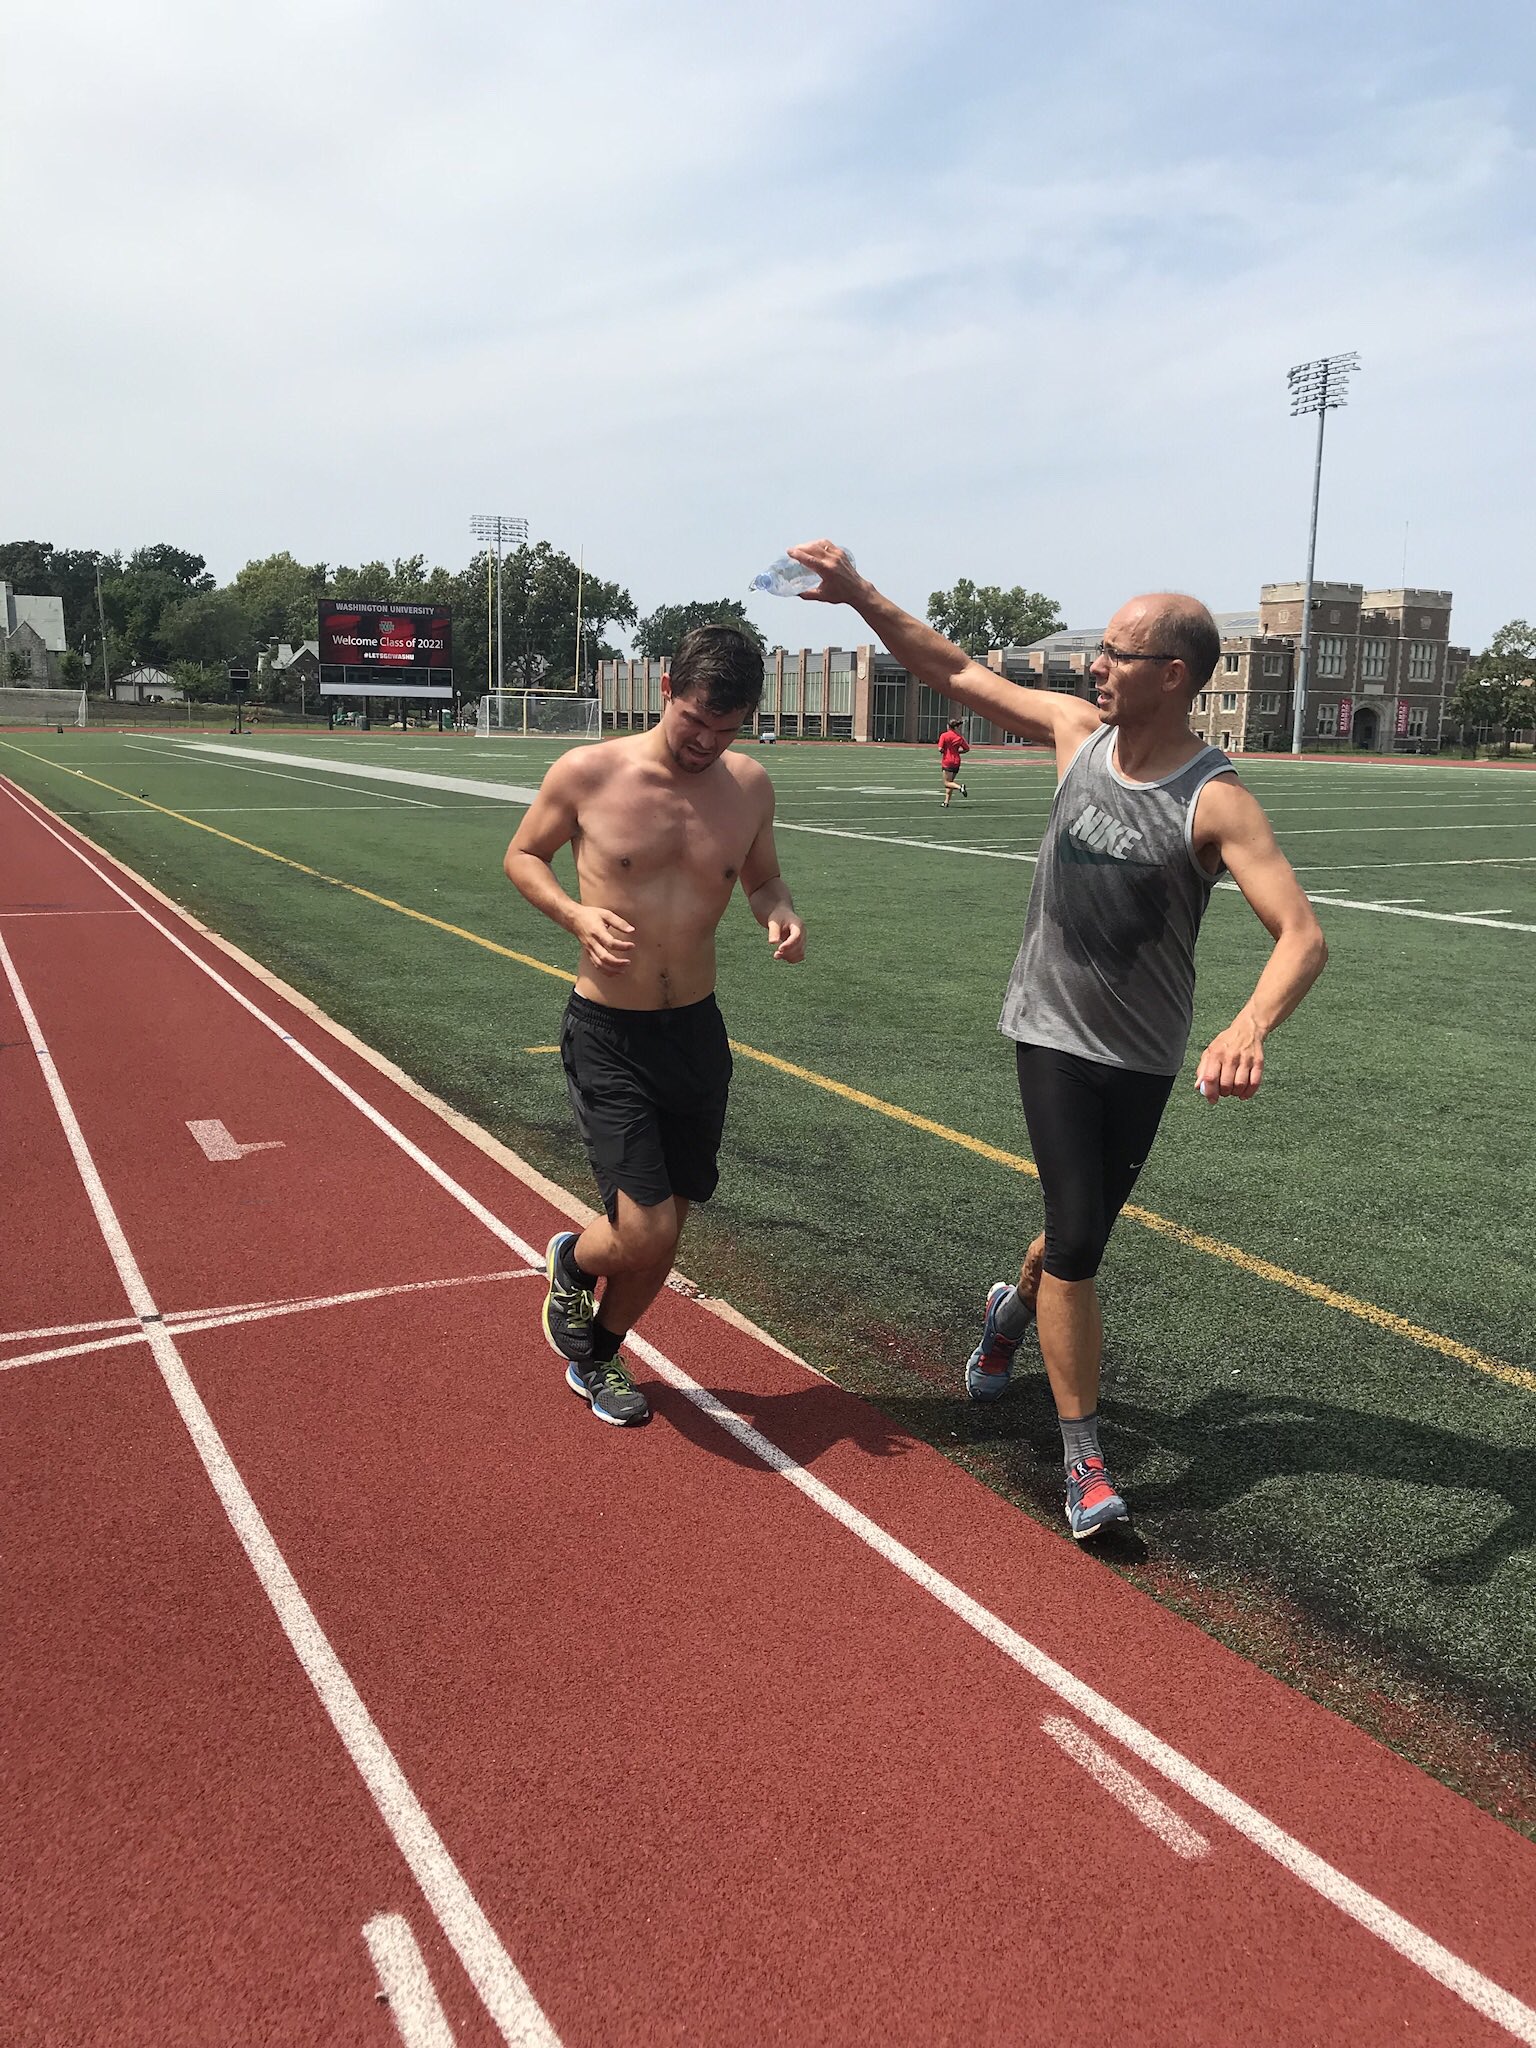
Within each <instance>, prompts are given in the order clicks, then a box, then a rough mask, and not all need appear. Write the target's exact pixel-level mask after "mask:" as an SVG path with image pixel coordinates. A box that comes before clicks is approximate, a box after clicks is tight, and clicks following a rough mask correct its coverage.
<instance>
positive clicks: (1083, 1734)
mask: <svg viewBox="0 0 1536 2048" xmlns="http://www.w3.org/2000/svg"><path fill="white" fill-rule="evenodd" d="M1040 1726H1041V1727H1042V1728H1043V1729H1044V1730H1045V1732H1046V1734H1047V1735H1049V1736H1050V1738H1051V1740H1052V1742H1054V1743H1056V1744H1057V1745H1058V1746H1059V1747H1060V1748H1062V1749H1064V1750H1065V1751H1066V1753H1067V1755H1068V1756H1069V1757H1071V1759H1072V1761H1073V1763H1075V1764H1081V1765H1082V1767H1083V1769H1084V1770H1085V1771H1086V1772H1087V1773H1088V1775H1089V1777H1091V1778H1092V1779H1094V1780H1095V1782H1096V1783H1097V1784H1099V1785H1101V1786H1102V1787H1103V1788H1104V1790H1105V1791H1106V1792H1107V1793H1108V1794H1109V1796H1110V1798H1111V1799H1118V1800H1119V1802H1120V1804H1121V1805H1122V1806H1123V1807H1125V1808H1126V1809H1127V1810H1128V1811H1129V1812H1131V1813H1133V1814H1135V1816H1136V1818H1137V1819H1138V1820H1139V1821H1140V1822H1141V1824H1142V1826H1143V1827H1148V1828H1150V1829H1151V1830H1152V1832H1153V1834H1154V1835H1156V1836H1157V1838H1158V1840H1159V1841H1160V1842H1161V1843H1162V1844H1163V1846H1164V1847H1165V1848H1168V1849H1171V1850H1172V1851H1173V1853H1174V1855H1175V1856H1182V1857H1183V1859H1184V1860H1185V1862H1186V1863H1192V1862H1194V1861H1195V1859H1196V1858H1197V1857H1200V1856H1208V1855H1209V1854H1210V1853H1211V1845H1210V1843H1209V1842H1208V1841H1207V1840H1206V1839H1205V1837H1204V1835H1202V1834H1200V1833H1198V1832H1197V1830H1196V1829H1194V1828H1192V1827H1191V1826H1190V1825H1189V1823H1188V1821H1185V1820H1181V1819H1180V1818H1179V1816H1178V1815H1177V1814H1176V1813H1175V1812H1174V1810H1173V1808H1172V1807H1171V1806H1168V1805H1166V1804H1165V1803H1164V1801H1163V1800H1161V1799H1159V1798H1158V1796H1157V1794H1156V1793H1155V1792H1149V1791H1148V1790H1147V1788H1146V1786H1145V1785H1143V1784H1142V1782H1141V1780H1140V1778H1133V1777H1132V1776H1131V1774H1130V1772H1129V1771H1128V1770H1125V1769H1124V1768H1123V1767H1122V1766H1121V1765H1120V1764H1117V1763H1116V1762H1115V1760H1114V1758H1113V1757H1112V1756H1111V1755H1110V1753H1109V1751H1108V1750H1107V1749H1104V1748H1102V1747H1101V1746H1100V1745H1099V1744H1098V1743H1097V1742H1095V1741H1094V1739H1093V1737H1092V1736H1091V1735H1089V1734H1088V1733H1087V1731H1086V1730H1085V1729H1082V1728H1079V1727H1078V1725H1077V1723H1076V1722H1075V1721H1069V1720H1068V1719H1067V1717H1066V1715H1065V1714H1047V1715H1046V1717H1045V1719H1044V1720H1043V1721H1042V1722H1041V1723H1040Z"/></svg>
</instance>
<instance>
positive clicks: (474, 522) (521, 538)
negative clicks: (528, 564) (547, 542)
mask: <svg viewBox="0 0 1536 2048" xmlns="http://www.w3.org/2000/svg"><path fill="white" fill-rule="evenodd" d="M469 530H470V532H471V533H472V534H473V535H474V537H475V539H476V540H483V541H484V542H485V544H486V551H487V554H489V551H490V549H491V547H492V545H493V544H494V546H495V549H496V688H497V689H498V690H500V688H501V686H502V676H503V668H504V665H503V661H502V651H501V551H502V549H503V548H504V547H520V548H522V547H526V546H527V545H528V522H527V520H526V519H508V518H506V517H505V516H504V515H503V514H502V513H500V512H477V513H476V514H475V515H474V517H473V518H472V519H471V520H470V522H469ZM486 613H487V618H486V630H487V633H489V630H490V618H489V613H490V606H489V603H487V606H486ZM486 668H487V673H486V678H485V680H486V685H487V687H489V685H490V680H491V678H490V673H489V668H490V664H489V658H487V664H486Z"/></svg>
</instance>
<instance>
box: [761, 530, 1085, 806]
mask: <svg viewBox="0 0 1536 2048" xmlns="http://www.w3.org/2000/svg"><path fill="white" fill-rule="evenodd" d="M789 552H790V554H791V555H792V556H793V557H794V559H795V560H796V561H797V562H803V563H804V564H805V566H806V568H808V569H814V570H815V571H816V573H817V575H818V576H819V577H820V578H821V584H820V587H819V588H818V589H816V590H806V591H803V592H802V593H801V596H802V597H803V599H804V601H805V602H806V603H807V604H846V605H848V606H850V607H851V608H852V609H853V610H854V611H856V612H857V613H858V615H859V617H860V618H861V619H863V621H864V622H865V624H866V625H867V626H868V627H869V628H870V629H871V631H872V632H874V633H876V634H877V635H878V636H879V639H880V642H881V644H882V645H883V646H884V647H886V648H888V649H889V651H890V652H891V653H892V654H893V655H894V656H895V657H896V659H897V660H898V661H899V662H900V663H901V665H902V667H903V668H904V669H906V670H907V671H908V672H909V673H910V674H912V675H914V676H916V677H917V678H918V680H919V681H920V682H924V683H927V684H928V686H929V688H930V689H934V690H938V691H939V692H940V693H941V694H942V695H944V696H946V697H953V698H954V699H955V700H956V702H957V703H961V704H965V705H967V706H969V708H970V709H971V710H972V711H979V712H980V713H981V715H982V717H983V718H989V719H990V720H991V721H992V723H993V724H994V725H1000V726H1001V727H1002V728H1003V730H1004V732H1016V733H1018V734H1019V735H1020V737H1021V738H1023V739H1027V740H1038V741H1039V742H1040V743H1041V744H1042V745H1045V746H1052V747H1054V748H1055V749H1056V768H1057V772H1058V774H1061V775H1064V774H1065V773H1066V772H1067V769H1068V768H1069V767H1070V766H1071V763H1072V757H1073V755H1074V754H1075V753H1076V752H1077V750H1078V748H1079V747H1080V746H1081V745H1082V744H1083V741H1084V740H1085V739H1087V737H1088V735H1089V734H1090V733H1091V732H1094V731H1096V730H1097V729H1098V725H1099V714H1098V712H1097V711H1096V710H1095V708H1094V706H1093V705H1091V704H1089V703H1086V702H1085V701H1084V699H1083V698H1081V697H1069V696H1066V695H1064V694H1062V693H1061V692H1060V691H1056V690H1034V689H1028V688H1021V687H1020V685H1019V684H1017V683H1009V682H1005V681H1004V680H1003V678H1002V677H1001V676H1000V675H997V674H996V673H995V672H994V671H993V670H992V669H989V668H984V667H983V666H982V664H981V663H980V662H979V661H973V660H972V659H971V657H970V656H969V655H968V654H967V653H966V652H965V650H964V648H961V647H956V646H955V644H954V642H953V641H950V640H946V639H945V638H944V636H943V634H942V633H936V632H935V631H934V630H933V628H932V626H927V625H924V623H923V622H922V620H921V619H914V618H913V617H912V615H911V613H910V612H904V611H903V610H902V609H901V607H900V606H899V605H897V604H894V603H893V602H892V601H891V599H890V598H888V597H886V596H884V595H882V593H881V592H880V591H878V590H876V588H875V586H874V584H873V583H871V582H870V581H869V579H868V578H867V577H865V576H861V575H860V574H859V573H858V571H857V570H856V569H855V568H854V566H853V564H852V562H850V561H849V559H848V556H847V554H846V553H845V552H844V550H843V549H842V548H840V547H838V546H836V545H835V544H834V543H833V542H832V541H829V540H813V541H808V542H806V543H805V544H804V545H803V546H801V547H794V548H791V549H790V550H789Z"/></svg>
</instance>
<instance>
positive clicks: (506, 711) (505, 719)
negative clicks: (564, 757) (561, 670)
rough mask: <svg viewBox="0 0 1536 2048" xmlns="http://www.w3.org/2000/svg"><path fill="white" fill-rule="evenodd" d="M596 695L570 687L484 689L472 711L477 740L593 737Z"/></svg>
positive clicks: (598, 713) (597, 720)
mask: <svg viewBox="0 0 1536 2048" xmlns="http://www.w3.org/2000/svg"><path fill="white" fill-rule="evenodd" d="M601 720H602V706H601V704H600V703H599V702H598V700H597V698H596V697H578V696H576V695H575V694H574V693H573V692H572V691H570V690H487V691H486V693H485V695H484V696H483V697H482V698H481V699H480V708H479V710H478V711H477V712H476V713H475V732H476V734H477V736H478V737H479V738H480V739H483V740H484V739H497V738H502V739H527V738H530V737H537V736H539V735H541V734H542V735H549V736H559V737H568V736H571V735H575V736H577V737H585V738H587V739H596V737H597V736H598V734H599V732H600V731H601V730H602V725H601Z"/></svg>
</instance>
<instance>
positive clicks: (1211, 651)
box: [1116, 590, 1221, 697]
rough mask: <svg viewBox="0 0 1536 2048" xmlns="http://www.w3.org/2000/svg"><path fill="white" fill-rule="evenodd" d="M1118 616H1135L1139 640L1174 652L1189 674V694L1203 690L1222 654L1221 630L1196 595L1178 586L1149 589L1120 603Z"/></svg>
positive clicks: (1164, 651)
mask: <svg viewBox="0 0 1536 2048" xmlns="http://www.w3.org/2000/svg"><path fill="white" fill-rule="evenodd" d="M1116 617H1117V618H1124V619H1134V620H1135V622H1136V624H1137V626H1138V627H1139V628H1140V632H1139V634H1138V636H1137V637H1138V641H1139V643H1140V644H1141V645H1142V646H1145V647H1149V648H1151V647H1155V648H1156V649H1157V650H1158V652H1159V653H1161V654H1171V655H1176V656H1177V657H1178V659H1179V660H1180V661H1182V662H1183V664H1184V669H1185V673H1186V674H1187V675H1188V677H1189V688H1190V695H1191V696H1192V697H1193V696H1195V695H1196V694H1198V692H1199V691H1201V690H1203V689H1204V688H1205V686H1206V684H1207V683H1208V682H1209V681H1210V679H1211V677H1212V676H1213V675H1214V674H1215V671H1216V664H1217V662H1218V661H1219V660H1220V658H1221V634H1220V632H1219V631H1218V630H1217V626H1216V621H1215V620H1214V619H1213V618H1212V617H1211V615H1210V613H1209V612H1208V611H1207V610H1206V608H1205V606H1204V605H1203V604H1202V603H1201V602H1200V600H1199V598H1198V597H1186V596H1185V595H1184V593H1183V592H1182V591H1178V590H1154V591H1149V592H1148V593H1147V595H1146V596H1145V597H1133V598H1132V599H1131V600H1130V602H1129V603H1128V604H1123V605H1122V606H1121V607H1120V610H1119V612H1118V613H1117V614H1116Z"/></svg>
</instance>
